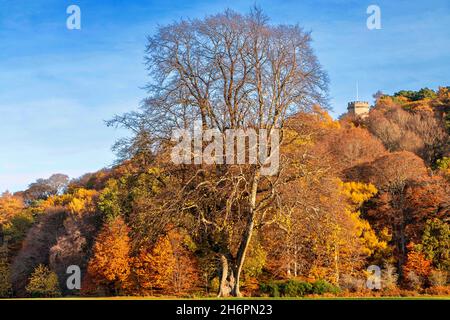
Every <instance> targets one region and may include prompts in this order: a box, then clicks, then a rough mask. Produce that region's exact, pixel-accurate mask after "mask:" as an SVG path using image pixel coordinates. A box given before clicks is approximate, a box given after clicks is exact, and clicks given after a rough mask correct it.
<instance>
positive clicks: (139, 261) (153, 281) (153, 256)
mask: <svg viewBox="0 0 450 320" xmlns="http://www.w3.org/2000/svg"><path fill="white" fill-rule="evenodd" d="M134 261H135V262H134V273H135V275H136V278H137V283H138V286H139V287H140V288H141V290H143V292H144V293H153V290H156V291H159V292H166V293H167V292H170V291H172V289H173V273H174V268H175V264H176V260H175V256H174V254H173V250H172V245H171V243H170V240H169V238H168V237H167V236H163V237H161V238H160V239H159V240H158V241H157V242H156V245H155V246H154V248H153V249H152V250H151V251H148V250H146V249H145V248H142V249H141V250H140V252H139V255H138V256H137V257H136V258H135V259H134Z"/></svg>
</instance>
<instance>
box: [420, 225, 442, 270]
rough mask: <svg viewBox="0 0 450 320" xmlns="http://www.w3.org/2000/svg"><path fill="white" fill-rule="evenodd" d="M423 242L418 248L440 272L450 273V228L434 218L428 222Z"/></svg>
mask: <svg viewBox="0 0 450 320" xmlns="http://www.w3.org/2000/svg"><path fill="white" fill-rule="evenodd" d="M421 240H422V242H421V243H420V244H419V245H418V246H417V247H418V249H419V250H420V251H421V252H423V253H424V254H425V256H426V257H427V259H429V260H431V261H432V262H433V265H434V266H435V267H436V268H437V269H440V270H445V271H450V226H449V224H448V223H447V222H444V221H442V220H440V219H437V218H434V219H430V220H428V221H427V222H426V225H425V229H424V231H423V235H422V239H421Z"/></svg>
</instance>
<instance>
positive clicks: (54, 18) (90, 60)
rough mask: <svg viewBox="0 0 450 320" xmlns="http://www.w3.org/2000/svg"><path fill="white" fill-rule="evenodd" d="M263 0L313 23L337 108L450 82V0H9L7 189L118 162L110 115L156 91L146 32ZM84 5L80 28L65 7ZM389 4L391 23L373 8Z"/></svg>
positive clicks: (276, 19) (1, 79)
mask: <svg viewBox="0 0 450 320" xmlns="http://www.w3.org/2000/svg"><path fill="white" fill-rule="evenodd" d="M255 3H256V4H258V5H259V6H261V7H262V8H263V10H265V12H266V13H267V14H268V15H269V16H270V17H271V19H272V22H273V23H299V24H300V25H301V26H303V27H304V28H305V29H306V30H311V31H312V37H313V39H314V43H313V45H314V49H315V51H316V54H317V55H318V57H319V60H320V62H321V63H322V65H323V67H324V68H325V70H327V71H328V73H329V76H330V81H331V83H330V96H331V106H332V107H333V109H334V112H333V115H334V116H337V115H339V114H341V113H343V112H344V111H345V108H346V103H347V102H348V101H349V100H353V99H355V91H356V89H355V86H356V82H358V83H359V96H360V98H361V99H365V100H370V101H371V99H372V98H371V97H372V94H373V93H374V92H376V91H377V90H382V91H384V92H387V93H393V92H395V91H398V90H401V89H419V88H421V87H425V86H428V87H431V88H437V87H438V86H439V85H450V41H449V40H450V1H448V0H428V1H421V0H409V1H403V0H396V1H392V0H383V1H381V0H371V1H365V0H353V1H352V0H349V1H344V0H295V1H294V0H293V1H281V0H279V1H269V0H257V1H255V0H249V1H246V0H235V1H213V0H190V1H179V0H177V1H170V0H166V1H143V0H129V1H118V0H117V1H113V0H110V1H105V0H98V1H92V0H34V1H26V0H0V137H1V143H0V192H1V191H3V190H6V189H8V190H10V191H17V190H21V189H24V188H26V186H27V185H28V184H29V183H31V182H33V181H34V180H35V179H37V178H40V177H48V176H49V175H50V174H52V173H56V172H61V173H66V174H69V175H70V176H71V177H77V176H79V175H81V174H83V173H85V172H92V171H96V170H98V169H100V168H102V167H105V166H109V165H111V164H112V163H113V161H114V154H113V153H112V152H111V150H110V148H111V145H112V144H113V143H114V141H115V140H116V139H117V138H118V137H120V136H122V135H124V134H125V132H122V131H120V130H114V129H112V128H107V127H106V126H105V125H104V120H106V119H109V118H111V117H112V116H113V115H114V114H117V113H122V112H126V111H130V110H132V109H135V108H136V107H137V106H138V104H139V102H140V100H141V99H142V98H144V97H145V92H144V90H142V89H140V88H141V87H142V86H143V85H144V84H145V83H146V81H147V80H148V78H147V75H146V72H145V69H144V66H143V52H144V46H145V37H146V35H148V34H151V33H153V32H154V31H155V28H156V26H157V25H158V24H165V23H169V22H172V21H173V20H176V19H179V18H181V17H184V18H185V17H203V16H205V15H208V14H213V13H217V12H219V11H222V10H224V9H226V8H231V9H235V10H237V11H240V12H247V11H248V9H249V8H250V7H251V6H252V5H253V4H255ZM72 4H76V5H78V6H79V7H80V8H81V23H82V26H81V27H82V29H81V30H68V29H67V28H66V19H67V17H68V15H67V14H66V8H67V7H68V6H69V5H72ZM370 4H376V5H378V6H379V7H380V8H381V23H382V29H381V30H368V29H367V27H366V19H367V17H368V15H367V13H366V9H367V7H368V6H369V5H370Z"/></svg>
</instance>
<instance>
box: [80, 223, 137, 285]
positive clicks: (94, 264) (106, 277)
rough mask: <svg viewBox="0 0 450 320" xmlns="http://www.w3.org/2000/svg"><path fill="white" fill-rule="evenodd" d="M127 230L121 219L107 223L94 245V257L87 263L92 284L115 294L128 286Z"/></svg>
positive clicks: (128, 247) (128, 249) (128, 246)
mask: <svg viewBox="0 0 450 320" xmlns="http://www.w3.org/2000/svg"><path fill="white" fill-rule="evenodd" d="M128 232H129V229H128V227H127V226H126V224H125V222H124V221H123V219H122V218H120V217H117V218H114V219H113V220H112V221H110V222H109V223H107V224H106V225H105V226H104V227H103V229H102V230H101V232H100V234H99V235H98V237H97V239H96V242H95V244H94V255H93V257H92V258H91V260H90V261H89V265H88V272H89V274H90V276H91V277H92V278H93V280H94V282H95V283H97V284H99V285H106V286H107V287H108V288H109V289H110V290H114V291H115V292H116V293H120V292H123V291H124V290H126V289H127V288H128V286H129V276H130V271H131V270H130V269H131V268H130V256H129V253H130V238H129V236H128Z"/></svg>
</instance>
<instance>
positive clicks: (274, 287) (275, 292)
mask: <svg viewBox="0 0 450 320" xmlns="http://www.w3.org/2000/svg"><path fill="white" fill-rule="evenodd" d="M259 290H261V292H263V293H267V294H268V295H269V296H271V297H279V296H280V289H279V284H278V283H276V282H274V281H269V282H267V283H265V282H263V283H260V284H259Z"/></svg>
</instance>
